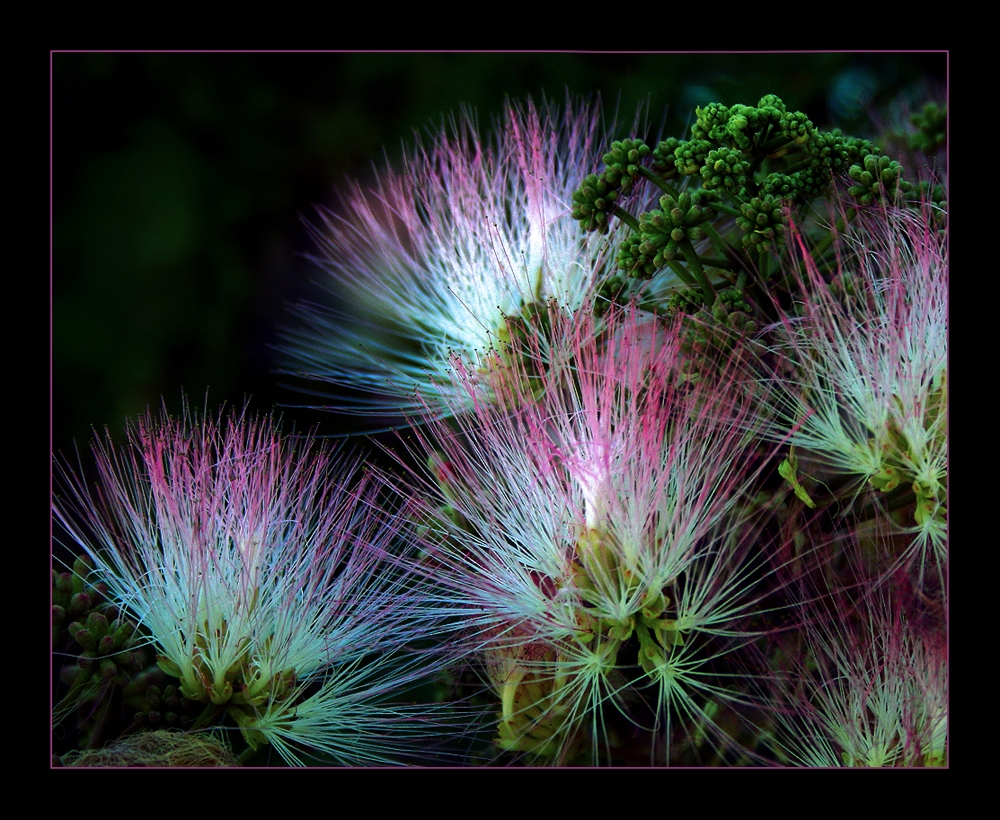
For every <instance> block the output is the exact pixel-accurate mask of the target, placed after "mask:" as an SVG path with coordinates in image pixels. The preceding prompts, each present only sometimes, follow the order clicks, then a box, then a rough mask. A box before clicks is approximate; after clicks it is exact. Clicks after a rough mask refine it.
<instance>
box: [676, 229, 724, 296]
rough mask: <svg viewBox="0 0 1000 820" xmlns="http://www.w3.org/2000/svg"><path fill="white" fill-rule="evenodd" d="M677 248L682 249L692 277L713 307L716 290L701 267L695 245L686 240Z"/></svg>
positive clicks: (679, 243)
mask: <svg viewBox="0 0 1000 820" xmlns="http://www.w3.org/2000/svg"><path fill="white" fill-rule="evenodd" d="M677 246H678V247H679V248H680V250H681V253H682V254H684V259H685V261H687V263H688V267H689V268H690V273H691V275H692V276H693V277H694V279H695V281H696V282H697V283H698V286H699V287H700V288H701V290H702V293H704V294H705V299H706V300H707V302H708V304H709V305H711V304H712V303H713V302H714V301H715V288H713V287H712V283H711V282H709V281H708V277H707V276H705V269H704V268H703V267H702V266H701V260H700V259H699V258H698V253H697V252H696V251H695V249H694V245H692V244H691V240H690V239H685V240H683V241H681V242H678V243H677Z"/></svg>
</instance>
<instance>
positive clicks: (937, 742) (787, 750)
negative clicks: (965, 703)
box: [773, 544, 948, 767]
mask: <svg viewBox="0 0 1000 820" xmlns="http://www.w3.org/2000/svg"><path fill="white" fill-rule="evenodd" d="M847 553H848V555H849V556H850V558H851V560H852V564H853V566H854V567H855V568H856V569H857V568H859V567H860V566H861V565H862V564H863V556H862V553H861V552H860V551H859V550H858V548H857V544H849V545H847ZM923 606H924V602H920V601H919V600H917V601H916V605H915V601H914V595H913V590H912V588H910V584H909V581H908V580H907V578H906V576H905V575H903V574H901V573H899V572H897V573H896V574H895V576H894V577H893V578H891V579H889V580H888V582H887V583H881V584H872V583H871V582H870V579H869V580H864V579H863V580H862V581H861V583H860V584H859V585H858V587H857V588H855V589H853V590H850V589H849V590H845V589H838V590H835V591H834V592H833V593H829V592H827V593H825V594H823V593H820V594H815V595H813V596H809V598H808V600H806V601H805V602H804V604H803V605H802V618H803V623H804V627H803V631H802V639H803V641H802V647H803V649H802V652H801V654H800V655H798V656H797V657H796V658H795V660H794V661H793V662H792V663H791V665H790V667H789V668H787V669H786V671H785V673H784V677H783V678H779V679H778V681H777V684H776V691H775V700H774V704H775V709H774V711H773V716H774V721H775V727H776V732H775V735H774V737H775V739H776V745H777V749H778V750H779V753H780V754H781V755H782V757H784V758H785V759H787V760H788V761H789V762H791V763H793V764H795V765H804V766H827V767H839V766H871V767H882V766H939V765H944V764H945V763H946V759H947V740H948V647H947V636H946V632H945V628H944V623H943V619H941V618H940V617H938V616H937V615H936V614H935V613H930V614H925V613H922V612H921V608H922V607H923Z"/></svg>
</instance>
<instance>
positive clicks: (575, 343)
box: [416, 310, 756, 762]
mask: <svg viewBox="0 0 1000 820" xmlns="http://www.w3.org/2000/svg"><path fill="white" fill-rule="evenodd" d="M549 330H550V340H551V341H550V344H551V348H550V349H551V350H561V351H562V355H563V356H564V360H563V362H564V365H565V366H562V367H550V368H547V369H540V370H539V369H532V368H531V367H530V366H529V367H527V368H525V369H524V370H518V366H517V365H516V364H513V365H510V367H509V369H506V370H505V369H503V368H497V369H495V370H493V371H492V373H491V375H492V379H493V381H492V387H493V397H494V398H493V400H492V401H483V400H480V398H479V397H478V395H477V385H476V384H474V383H473V384H471V385H470V386H469V388H468V390H469V396H470V400H471V401H472V403H473V409H472V411H471V412H469V413H467V414H465V415H462V416H458V417H456V418H455V419H454V420H453V421H452V422H450V423H447V422H438V423H433V424H430V425H429V426H428V428H427V429H426V430H418V431H417V432H416V435H417V437H418V439H419V440H420V441H421V442H422V444H423V446H424V447H425V448H427V449H430V450H436V451H437V455H436V456H435V457H434V459H433V462H432V464H433V473H434V480H432V481H428V482H426V485H425V486H426V488H427V489H428V490H429V491H430V493H432V494H433V496H434V497H435V498H436V501H435V503H433V504H431V505H428V506H427V508H426V509H425V510H424V515H425V517H426V518H427V519H428V520H429V521H430V522H431V537H430V538H429V541H430V545H429V546H428V562H429V566H431V567H432V568H433V569H432V570H430V572H431V574H432V575H433V577H434V579H435V580H436V581H437V582H438V583H439V584H441V585H443V587H444V588H445V590H446V591H445V592H444V593H442V597H444V598H448V599H450V600H451V601H452V602H453V604H454V606H455V607H456V609H457V610H458V611H460V612H462V613H463V615H462V617H463V618H464V619H465V621H466V624H467V626H468V629H467V633H466V646H467V647H468V649H469V651H470V652H471V653H473V654H475V655H478V656H479V657H480V658H481V659H482V660H483V661H484V663H485V665H486V667H487V671H488V674H489V677H490V679H491V681H492V683H493V685H494V688H495V689H496V691H497V695H498V697H499V699H500V701H501V705H502V716H501V720H500V724H499V731H498V738H497V740H498V744H499V745H500V747H501V748H503V749H506V750H511V751H518V752H531V753H534V754H536V755H540V756H542V757H544V758H548V759H550V760H552V761H555V762H567V761H568V760H570V759H573V758H574V757H575V756H577V755H578V754H587V753H589V754H590V755H591V756H592V757H593V758H597V757H600V756H601V755H602V754H603V751H604V748H605V744H608V743H610V741H609V740H608V737H609V735H608V733H607V731H606V727H605V720H606V719H607V717H608V715H609V714H613V713H615V712H617V711H620V712H622V713H624V712H626V711H627V709H626V707H625V705H624V704H625V701H626V698H625V691H626V690H627V689H629V688H630V687H629V685H628V683H627V676H626V675H625V674H624V672H623V670H624V669H625V666H623V664H624V663H625V662H624V661H623V660H622V659H621V658H620V657H619V653H620V652H621V651H622V650H623V648H624V646H625V644H626V642H628V641H630V640H631V641H632V642H633V645H634V644H636V643H637V644H638V645H639V664H640V666H641V667H642V670H643V671H644V672H645V674H646V675H647V677H648V678H649V679H650V681H651V682H652V686H653V689H654V691H655V692H656V694H655V695H654V700H656V702H657V704H658V707H657V708H656V709H655V710H654V711H656V715H655V717H653V718H651V719H650V722H651V723H652V722H659V726H658V729H659V730H662V731H663V732H665V734H666V735H667V736H668V737H669V736H670V735H671V733H672V732H673V730H674V729H675V728H677V727H676V725H675V724H674V723H672V721H675V720H676V718H677V716H678V715H679V716H680V717H681V723H684V722H685V721H687V720H688V719H693V720H695V721H701V722H705V721H707V722H708V723H711V719H710V715H708V714H706V712H705V703H706V698H712V699H724V698H725V697H726V696H727V694H728V690H727V689H726V687H724V686H717V685H716V684H715V683H713V682H712V680H711V679H710V676H709V675H708V672H707V669H706V664H710V663H711V662H713V661H716V660H718V658H719V657H720V656H721V655H723V654H725V652H726V651H729V650H728V649H727V648H726V647H730V648H731V646H732V643H733V641H734V640H736V641H737V642H738V640H739V639H740V638H741V637H745V635H746V632H745V631H744V630H743V628H742V627H741V621H742V619H743V618H745V617H746V616H747V614H748V610H749V608H750V607H751V604H752V602H753V601H752V595H748V589H749V587H750V582H749V580H748V576H747V561H746V559H747V553H746V550H747V546H748V540H747V539H746V538H744V537H743V535H744V533H743V531H742V528H743V527H747V526H750V525H749V524H748V523H747V522H746V521H745V520H741V518H740V516H738V515H737V509H738V506H739V504H740V502H741V493H742V492H743V491H744V490H745V489H746V488H747V486H748V484H749V482H750V481H751V480H752V478H753V476H754V474H755V469H756V466H755V463H756V459H755V455H754V453H753V452H752V447H751V446H750V442H749V437H747V436H745V435H744V434H743V432H742V427H743V421H744V420H745V416H746V414H747V413H749V412H751V409H750V405H749V403H748V402H744V401H742V400H741V398H740V385H739V383H738V382H736V381H733V380H732V379H734V378H735V377H732V376H729V377H728V378H729V379H730V381H725V380H724V379H720V380H719V381H718V382H715V381H713V380H712V379H709V378H706V379H705V380H704V381H703V382H701V383H699V384H697V385H693V384H691V383H690V382H685V381H684V380H683V379H682V378H681V377H680V375H679V374H680V372H681V368H680V365H681V361H680V359H681V355H682V354H681V352H680V339H679V337H678V335H677V334H676V333H675V332H672V331H665V330H664V329H663V328H662V327H661V326H660V325H659V323H658V322H657V321H656V320H653V319H651V318H650V317H646V318H640V316H639V315H638V314H635V313H620V312H618V311H612V312H611V313H609V314H608V315H607V316H606V317H605V322H604V323H603V324H601V325H600V327H598V325H597V323H596V321H595V320H591V321H590V323H589V326H588V325H587V324H586V323H584V324H583V325H582V326H581V325H580V323H579V322H577V321H576V320H574V319H572V318H569V317H567V316H566V314H565V313H562V312H560V311H558V310H553V311H552V312H550V314H549ZM532 338H533V337H530V336H529V337H528V341H524V342H521V341H515V342H514V350H515V354H514V355H513V356H511V357H510V361H512V362H515V363H517V362H523V361H535V360H537V355H538V350H537V347H538V344H537V343H535V344H534V345H533V344H532V342H531V339H532ZM519 354H520V355H519ZM478 377H479V374H478V373H474V374H470V376H469V379H470V382H471V381H474V380H475V379H478ZM539 383H540V384H539ZM633 652H634V650H633ZM630 663H632V664H634V663H635V658H634V655H633V660H632V661H631V662H630ZM716 680H717V679H716ZM650 681H647V682H646V683H647V685H649V683H650ZM605 707H607V708H605ZM648 728H650V729H654V727H653V726H649V727H648ZM678 731H683V730H678ZM668 745H669V743H668ZM668 754H669V750H668Z"/></svg>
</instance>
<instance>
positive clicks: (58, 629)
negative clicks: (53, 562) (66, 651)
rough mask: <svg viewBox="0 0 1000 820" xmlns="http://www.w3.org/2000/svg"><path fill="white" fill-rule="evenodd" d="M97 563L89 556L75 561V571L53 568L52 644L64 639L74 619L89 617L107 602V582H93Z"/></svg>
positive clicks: (82, 556) (83, 556) (55, 644)
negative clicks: (59, 570)
mask: <svg viewBox="0 0 1000 820" xmlns="http://www.w3.org/2000/svg"><path fill="white" fill-rule="evenodd" d="M93 569H94V563H93V561H91V560H90V558H88V557H87V556H85V555H81V556H80V557H78V558H77V559H76V561H74V562H73V569H72V571H71V572H56V571H55V570H54V569H53V570H52V645H53V646H57V645H58V644H60V643H61V642H64V640H65V637H66V625H67V623H68V621H69V620H70V619H73V620H77V619H83V618H86V617H87V616H88V615H89V614H90V612H91V611H92V610H95V609H100V608H101V607H103V606H104V605H105V604H106V602H107V599H106V596H107V592H108V588H107V586H106V585H105V584H104V583H101V582H94V583H90V581H89V580H88V579H89V578H90V576H91V574H92V573H93Z"/></svg>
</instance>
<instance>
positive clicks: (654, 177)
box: [639, 165, 681, 199]
mask: <svg viewBox="0 0 1000 820" xmlns="http://www.w3.org/2000/svg"><path fill="white" fill-rule="evenodd" d="M639 174H640V175H641V176H644V177H645V178H646V179H648V180H649V181H650V182H652V183H653V184H654V185H655V186H656V187H657V188H659V189H660V190H661V191H663V192H664V193H665V194H670V196H672V197H673V198H674V199H677V197H679V196H680V195H681V193H680V191H678V190H677V189H676V188H675V187H674V186H673V185H671V184H670V183H669V182H667V181H666V180H665V179H664V178H663V177H661V176H660V175H659V174H655V173H653V172H652V171H651V170H649V168H647V167H646V166H645V165H640V166H639Z"/></svg>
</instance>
